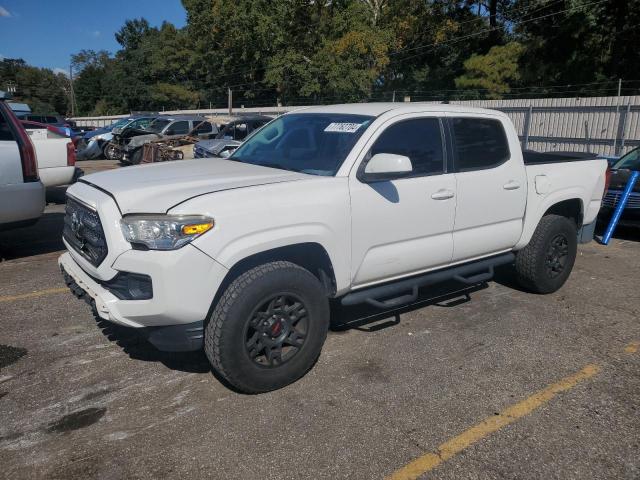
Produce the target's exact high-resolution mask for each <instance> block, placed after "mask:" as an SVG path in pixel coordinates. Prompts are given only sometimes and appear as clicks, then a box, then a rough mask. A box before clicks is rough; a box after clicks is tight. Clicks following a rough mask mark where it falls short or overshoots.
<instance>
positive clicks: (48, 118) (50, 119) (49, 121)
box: [46, 117, 58, 123]
mask: <svg viewBox="0 0 640 480" xmlns="http://www.w3.org/2000/svg"><path fill="white" fill-rule="evenodd" d="M46 118H47V121H46V123H58V119H57V118H56V117H46Z"/></svg>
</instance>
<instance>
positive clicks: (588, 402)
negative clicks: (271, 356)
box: [0, 164, 640, 480]
mask: <svg viewBox="0 0 640 480" xmlns="http://www.w3.org/2000/svg"><path fill="white" fill-rule="evenodd" d="M102 165H108V164H102ZM80 166H82V165H80ZM97 168H98V169H100V168H101V167H100V164H98V167H97ZM63 193H64V192H63V191H58V192H50V200H51V201H52V202H53V203H52V204H50V205H49V206H48V207H47V210H46V214H45V215H44V217H43V218H42V219H41V220H40V222H39V223H38V224H36V225H35V226H34V227H30V228H28V229H22V230H15V231H12V232H4V233H0V257H1V258H2V261H1V262H0V465H1V468H0V478H7V479H22V478H25V479H26V478H28V479H33V478H51V479H88V478H96V479H119V478H126V479H138V478H140V479H142V478H145V479H147V478H149V479H152V478H216V479H217V478H220V479H235V478H238V479H264V478H274V479H301V478H312V479H324V478H326V479H335V478H354V479H375V478H385V477H391V476H392V475H394V474H395V477H393V478H397V479H402V478H415V477H420V478H423V477H424V478H443V479H444V478H448V479H462V478H464V479H467V478H470V479H494V478H509V479H531V478H536V479H538V478H539V479H549V478H562V479H580V480H584V479H603V478H617V479H637V478H640V412H639V409H640V343H638V342H639V341H640V315H639V305H640V303H639V301H640V289H639V288H638V280H639V279H640V274H639V272H640V243H639V242H638V240H640V235H639V234H638V233H637V232H634V231H623V232H621V234H620V235H618V238H616V239H614V241H613V242H612V244H610V245H609V246H606V247H605V246H601V245H598V244H596V243H591V244H588V245H584V246H581V247H580V249H579V255H578V258H577V261H576V266H575V269H574V272H573V274H572V276H571V277H570V279H569V281H568V283H567V284H566V285H565V287H564V288H562V289H561V290H560V291H559V292H557V293H555V294H552V295H546V296H540V295H533V294H530V293H526V292H523V291H521V290H520V289H518V288H517V287H516V286H515V285H514V282H513V277H512V273H511V271H510V270H509V269H508V268H506V269H502V270H501V271H500V272H498V276H497V278H496V281H492V282H489V283H487V284H481V285H478V286H475V287H473V288H468V289H462V287H461V286H458V285H455V284H449V285H445V286H442V287H440V288H438V289H437V290H433V289H431V290H428V291H425V292H423V294H422V297H421V301H420V302H418V303H417V304H415V305H413V306H411V307H409V308H405V309H403V310H400V311H394V312H386V313H383V314H379V313H377V312H376V311H372V310H368V309H363V308H358V309H355V308H353V309H341V308H339V307H338V306H334V308H333V310H332V323H333V327H332V331H331V333H330V334H329V336H328V339H327V342H326V344H325V348H324V350H323V353H322V355H321V358H320V360H319V361H318V363H317V364H316V366H315V367H314V369H313V370H312V371H311V372H310V373H309V374H308V375H306V376H305V377H304V378H302V379H301V380H299V381H298V382H296V383H295V384H293V385H291V386H289V387H286V388H284V389H282V390H279V391H275V392H271V393H268V394H263V395H253V396H250V395H242V394H238V393H235V392H233V391H231V390H230V389H229V388H227V387H226V386H225V385H223V384H222V383H220V382H219V381H218V379H216V377H215V376H214V375H213V374H212V373H211V370H210V368H209V365H208V363H207V360H206V358H205V357H204V355H203V354H201V353H193V354H180V355H175V354H164V353H161V352H158V351H157V350H155V349H154V348H153V347H151V346H150V345H149V344H147V343H146V342H145V341H143V340H141V339H139V338H138V336H137V335H136V334H135V332H132V331H130V330H127V329H124V328H118V327H114V326H112V325H109V324H108V323H106V322H102V321H97V320H96V319H95V317H94V316H93V314H92V311H91V309H90V307H89V305H87V304H86V303H84V302H82V301H80V300H77V299H76V298H75V297H73V296H72V295H71V294H70V293H69V292H68V291H67V290H66V289H65V286H64V283H63V281H62V277H61V276H60V272H59V270H58V267H57V264H56V259H57V257H58V256H59V255H60V253H61V251H62V249H63V246H62V243H61V241H60V239H59V238H60V232H61V228H62V216H63V211H64V206H63V205H62V203H61V202H62V201H63V197H64V195H63Z"/></svg>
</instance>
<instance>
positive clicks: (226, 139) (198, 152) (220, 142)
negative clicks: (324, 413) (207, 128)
mask: <svg viewBox="0 0 640 480" xmlns="http://www.w3.org/2000/svg"><path fill="white" fill-rule="evenodd" d="M271 120H273V119H272V118H271V117H266V116H264V115H252V116H247V117H242V118H241V119H238V120H234V121H232V122H229V123H228V124H226V125H225V126H224V128H223V129H222V130H220V132H219V133H218V134H217V135H216V137H215V138H214V139H212V140H202V141H200V142H198V143H196V144H195V145H194V146H193V157H194V158H206V157H221V158H227V157H229V156H230V155H231V154H232V153H233V152H234V151H235V149H236V148H238V147H239V146H240V144H241V143H242V142H243V141H244V140H245V138H247V137H248V136H249V135H251V134H252V133H253V132H254V131H256V130H258V129H259V128H262V127H263V126H264V125H266V124H267V123H269V122H270V121H271Z"/></svg>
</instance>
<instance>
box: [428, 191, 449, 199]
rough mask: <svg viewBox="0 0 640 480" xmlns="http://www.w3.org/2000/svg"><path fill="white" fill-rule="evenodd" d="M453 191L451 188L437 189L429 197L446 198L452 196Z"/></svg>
mask: <svg viewBox="0 0 640 480" xmlns="http://www.w3.org/2000/svg"><path fill="white" fill-rule="evenodd" d="M453 195H454V194H453V192H452V191H451V190H444V189H443V190H438V191H437V192H436V193H434V194H432V195H431V198H433V199H434V200H448V199H450V198H453Z"/></svg>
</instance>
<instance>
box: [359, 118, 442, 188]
mask: <svg viewBox="0 0 640 480" xmlns="http://www.w3.org/2000/svg"><path fill="white" fill-rule="evenodd" d="M378 153H393V154H396V155H404V156H405V157H409V159H410V160H411V166H412V168H413V172H412V174H411V175H409V176H410V177H411V176H423V175H435V174H439V173H443V172H444V149H443V146H442V130H441V128H440V120H439V119H438V118H415V119H411V120H403V121H400V122H398V123H394V124H393V125H391V126H390V127H387V129H386V130H385V131H384V132H382V134H381V135H380V136H379V137H378V139H377V140H376V142H375V143H374V144H373V147H371V150H370V151H369V155H368V158H371V157H372V156H373V155H376V154H378Z"/></svg>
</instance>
